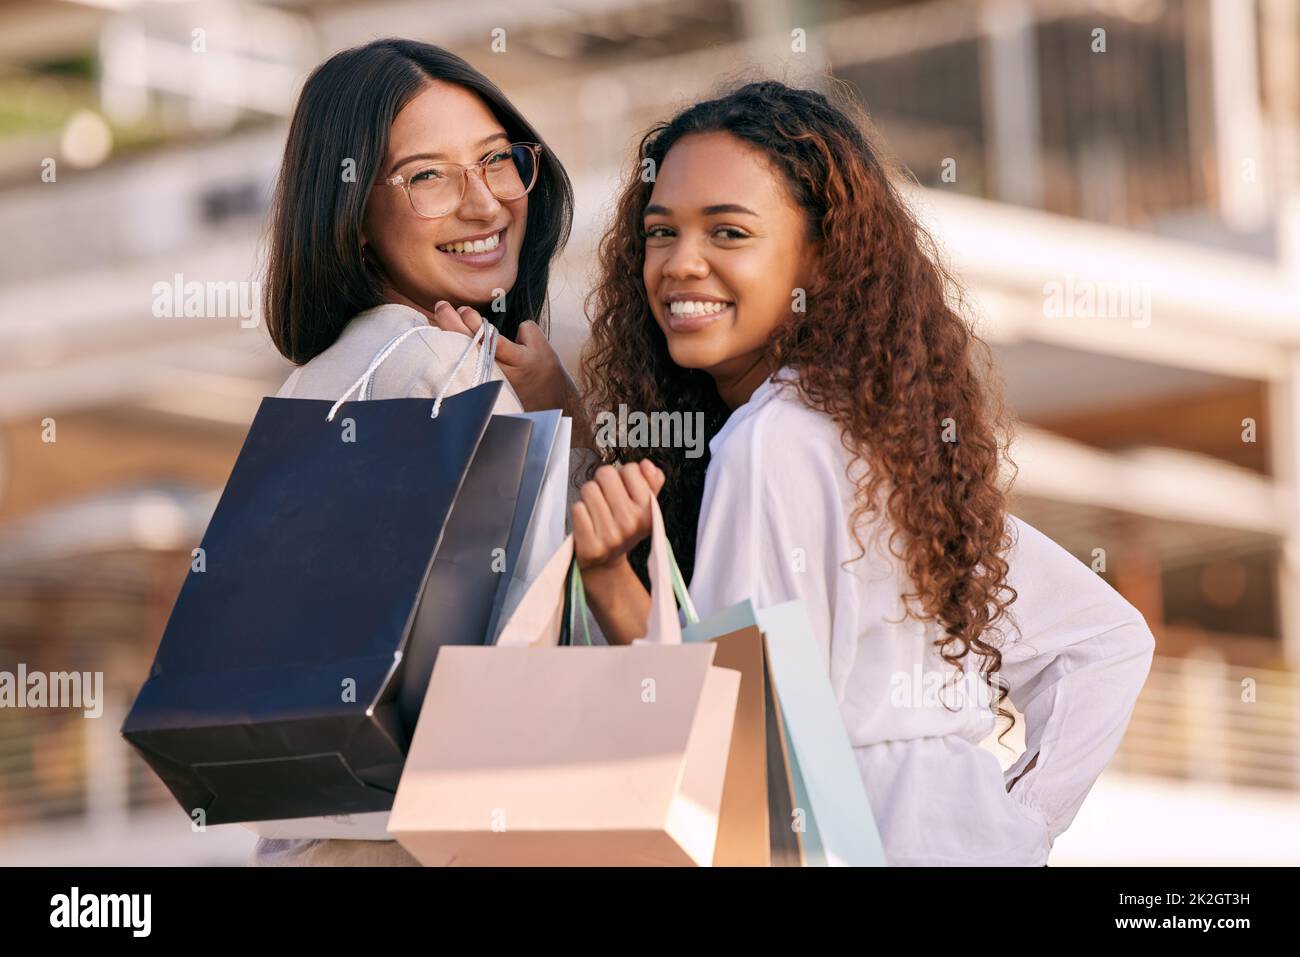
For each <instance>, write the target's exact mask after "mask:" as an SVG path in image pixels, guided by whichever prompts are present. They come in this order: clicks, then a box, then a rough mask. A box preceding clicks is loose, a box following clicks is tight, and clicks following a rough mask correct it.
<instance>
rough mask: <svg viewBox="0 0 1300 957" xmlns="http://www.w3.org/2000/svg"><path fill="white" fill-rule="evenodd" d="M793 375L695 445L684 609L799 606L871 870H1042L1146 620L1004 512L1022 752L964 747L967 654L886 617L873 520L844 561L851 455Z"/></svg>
mask: <svg viewBox="0 0 1300 957" xmlns="http://www.w3.org/2000/svg"><path fill="white" fill-rule="evenodd" d="M793 375H794V373H793V371H792V370H789V369H784V370H782V371H781V372H780V373H778V374H777V375H776V376H774V377H773V378H771V379H768V380H767V382H765V383H764V384H763V385H761V386H760V387H759V388H758V389H757V390H756V391H755V392H754V394H753V395H752V396H751V398H750V400H749V402H748V403H746V404H745V405H743V406H741V407H740V408H738V409H736V410H735V412H733V413H732V415H731V417H730V418H729V419H728V420H727V423H726V424H725V425H724V426H723V428H722V429H721V430H720V431H719V432H718V434H717V435H716V436H714V438H713V440H712V442H711V443H710V445H709V449H710V452H711V453H712V458H711V460H710V464H709V469H708V474H707V478H706V481H705V487H704V499H703V503H702V506H701V510H700V520H699V534H698V541H697V545H696V555H695V571H694V575H693V578H692V581H691V585H690V592H691V596H692V598H693V599H694V601H695V603H696V606H697V608H698V611H699V613H700V615H701V616H702V617H703V616H707V615H709V614H712V613H714V612H717V611H720V610H722V609H723V608H726V607H728V606H730V605H733V604H735V603H737V602H739V601H742V600H744V599H751V600H752V601H753V602H754V604H755V605H757V606H759V607H766V606H769V605H775V604H779V603H781V602H785V601H790V600H793V599H802V600H803V602H804V604H805V605H806V606H807V609H808V614H809V617H810V619H811V621H812V624H813V628H814V632H815V638H816V640H817V643H818V645H819V647H820V648H821V650H822V653H823V654H824V655H825V658H826V665H827V667H828V669H829V674H830V680H831V686H832V688H833V690H834V693H835V696H836V699H837V701H838V702H839V706H840V712H841V714H842V715H843V718H844V724H845V727H846V728H847V730H848V734H849V741H850V743H851V744H852V746H853V748H854V755H855V757H856V759H857V763H858V767H859V769H860V771H861V773H862V780H863V784H864V785H865V787H866V792H867V795H868V797H869V798H870V800H871V806H872V809H873V811H874V812H875V817H876V823H877V826H878V827H879V829H880V836H881V839H882V841H883V843H884V848H885V856H886V860H887V862H888V863H889V864H891V865H895V866H897V865H1035V866H1037V865H1042V864H1045V863H1046V862H1047V856H1048V852H1049V850H1050V849H1051V846H1052V842H1053V841H1054V840H1055V839H1056V837H1057V835H1059V834H1061V833H1062V832H1063V831H1064V830H1065V829H1066V828H1067V827H1069V825H1070V822H1071V821H1072V820H1073V819H1074V816H1075V814H1076V813H1078V810H1079V807H1080V805H1082V803H1083V800H1084V798H1085V797H1086V796H1087V794H1088V791H1089V789H1090V788H1091V787H1092V784H1093V782H1094V781H1095V780H1096V779H1097V776H1098V775H1099V774H1100V773H1101V771H1102V769H1103V768H1104V767H1105V766H1106V763H1107V761H1109V760H1110V758H1111V755H1113V754H1114V752H1115V750H1116V748H1117V747H1118V746H1119V743H1120V739H1121V738H1122V737H1123V735H1124V729H1125V727H1126V726H1127V725H1128V720H1129V717H1130V715H1131V713H1132V710H1133V706H1134V703H1135V701H1136V699H1137V696H1138V692H1139V691H1140V690H1141V688H1142V684H1143V682H1144V681H1145V680H1146V675H1147V671H1148V669H1149V667H1150V664H1151V656H1152V653H1153V649H1154V647H1155V639H1154V638H1153V636H1152V634H1151V631H1150V629H1148V627H1147V625H1146V622H1145V621H1144V620H1143V618H1142V616H1141V614H1139V612H1138V611H1137V610H1136V609H1135V608H1134V607H1133V606H1132V605H1130V604H1129V603H1128V602H1127V601H1126V600H1125V599H1124V598H1123V597H1121V596H1120V595H1119V594H1118V593H1117V592H1115V591H1114V590H1113V589H1112V588H1111V587H1110V586H1109V585H1108V584H1106V582H1104V581H1103V580H1102V579H1101V578H1099V577H1098V576H1097V575H1096V574H1095V573H1094V572H1092V571H1091V570H1090V569H1089V567H1088V566H1087V565H1085V564H1083V563H1082V562H1080V561H1079V560H1078V559H1076V558H1074V557H1073V556H1072V555H1070V553H1068V552H1067V551H1065V550H1064V549H1063V548H1061V547H1060V546H1059V545H1057V544H1056V543H1055V542H1053V541H1052V540H1051V539H1049V538H1047V537H1046V536H1045V535H1043V534H1042V533H1041V532H1039V531H1038V530H1037V529H1035V528H1033V527H1032V526H1030V525H1028V524H1026V523H1025V522H1022V521H1020V520H1019V519H1017V518H1015V517H1014V516H1008V520H1009V522H1010V523H1011V525H1012V527H1013V529H1014V531H1013V538H1015V539H1016V544H1015V545H1014V546H1013V547H1012V549H1011V551H1010V553H1009V556H1008V561H1009V563H1010V571H1009V576H1008V583H1009V584H1010V585H1011V586H1012V587H1013V588H1015V589H1016V590H1017V592H1018V593H1019V597H1018V599H1017V600H1016V602H1015V603H1014V604H1013V605H1012V606H1011V611H1012V616H1013V621H1014V624H1015V625H1016V626H1018V631H1019V637H1018V638H1017V634H1016V629H1015V628H1013V629H1011V630H1010V634H1009V636H1008V639H1007V642H1006V644H1005V645H1004V646H1003V663H1002V670H1001V675H1002V678H1003V679H1004V680H1005V681H1007V682H1008V683H1009V684H1010V699H1011V701H1012V702H1013V703H1014V704H1015V706H1016V708H1017V709H1019V711H1020V712H1021V714H1023V715H1024V724H1025V740H1026V748H1025V751H1024V753H1023V754H1022V755H1021V756H1020V758H1019V759H1018V760H1017V761H1016V762H1015V763H1014V764H1013V765H1012V766H1011V767H1010V768H1008V769H1007V771H1006V772H1005V773H1003V771H1002V770H1001V768H1000V765H999V762H998V760H997V758H996V757H995V755H994V754H993V753H992V752H990V751H988V750H986V749H984V748H982V747H980V742H981V741H983V740H984V739H985V738H987V737H988V736H989V734H990V733H991V732H993V731H994V730H995V712H994V710H993V709H992V708H991V706H990V703H991V699H992V696H991V693H990V692H989V690H988V688H987V686H985V685H984V683H983V682H982V681H978V680H972V679H973V678H976V679H977V677H978V675H977V672H978V663H979V662H978V661H977V660H976V659H975V658H974V657H973V656H972V657H970V658H968V659H967V661H966V664H967V670H968V671H970V672H972V673H973V674H972V677H969V678H965V679H962V680H958V677H959V676H956V675H955V673H954V672H953V671H951V670H950V668H949V666H947V665H946V664H945V663H944V662H943V660H942V659H941V658H939V656H938V654H937V652H936V651H935V648H934V641H935V640H936V639H937V638H938V637H940V635H941V634H942V632H941V631H940V629H939V628H938V626H937V625H936V624H935V623H934V622H927V623H920V622H917V621H916V620H915V619H913V618H907V619H905V620H903V621H901V622H900V621H899V619H900V618H902V608H903V605H902V602H901V598H900V596H901V595H902V594H903V593H904V592H905V591H907V590H909V586H908V585H907V582H908V581H909V579H908V578H907V575H906V571H905V570H904V568H903V566H902V563H901V562H900V561H899V560H898V559H897V558H895V557H893V556H891V555H889V554H888V551H887V547H886V545H885V540H886V539H887V534H884V533H887V531H888V527H889V526H887V524H886V521H885V520H884V519H883V518H882V517H881V516H880V514H879V513H874V512H873V513H871V514H870V515H869V517H868V518H866V519H864V520H863V522H864V523H863V525H862V527H861V532H862V538H863V544H864V546H866V548H867V554H866V557H864V558H862V559H859V560H857V561H850V560H851V559H853V558H854V557H855V556H856V555H857V554H858V548H857V545H856V542H855V540H854V539H853V537H852V535H851V533H850V529H849V518H850V515H851V514H852V510H853V507H854V501H855V495H856V487H855V486H854V485H853V484H851V482H850V481H849V478H848V477H847V476H846V467H847V466H849V465H850V463H853V466H854V468H855V472H854V474H855V475H858V474H860V471H857V470H860V469H861V468H863V467H864V466H863V465H862V463H861V462H860V461H856V462H855V461H854V459H853V458H852V457H851V456H850V454H849V453H848V452H847V451H846V450H845V449H844V448H843V446H842V445H841V443H840V428H839V426H838V425H836V424H835V423H834V422H833V421H832V419H831V418H830V417H829V416H827V415H825V414H823V413H821V412H818V411H815V410H813V409H811V408H809V407H808V406H806V405H804V404H803V403H802V402H801V401H800V400H799V398H798V397H797V394H796V392H795V389H794V386H793V385H781V384H780V382H781V380H783V379H785V378H789V377H792V376H793ZM846 561H847V562H849V564H848V565H847V566H842V565H841V563H842V562H846ZM945 676H947V678H946V679H945ZM945 680H946V681H947V685H948V687H947V689H946V690H942V685H943V683H944V681H945ZM945 704H947V705H948V708H945ZM949 709H951V710H949ZM1005 726H1006V722H1005V721H1000V722H997V730H998V731H999V733H1000V732H1001V731H1002V729H1003V728H1005ZM1008 737H1010V736H1008ZM1034 755H1037V756H1038V761H1037V764H1036V765H1035V766H1034V768H1033V769H1032V770H1030V771H1029V772H1028V773H1027V774H1025V776H1024V777H1023V778H1021V779H1020V781H1019V783H1017V784H1016V785H1015V788H1014V789H1013V790H1012V791H1011V792H1010V793H1008V792H1007V789H1006V786H1007V784H1009V783H1010V782H1011V781H1013V780H1015V778H1016V777H1017V776H1018V775H1019V774H1020V773H1021V771H1022V770H1023V769H1024V768H1025V767H1026V766H1027V765H1028V764H1029V763H1030V761H1031V760H1032V758H1033V757H1034Z"/></svg>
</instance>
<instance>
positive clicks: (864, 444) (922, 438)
mask: <svg viewBox="0 0 1300 957" xmlns="http://www.w3.org/2000/svg"><path fill="white" fill-rule="evenodd" d="M836 94H837V95H836V100H837V102H832V100H831V99H829V98H828V97H827V96H825V95H823V94H821V93H819V92H816V91H813V90H805V89H793V88H791V87H788V86H786V85H784V84H782V83H779V82H774V81H765V82H758V83H749V84H746V85H744V86H742V87H740V88H739V89H736V90H734V91H733V92H730V93H728V94H726V95H724V96H721V97H719V98H717V99H712V100H708V101H705V102H702V103H698V104H696V105H694V106H691V107H690V108H688V109H686V110H684V111H683V112H681V113H679V114H678V115H677V116H676V117H674V118H673V119H672V120H670V121H668V122H666V123H661V124H659V125H657V126H655V127H653V128H652V129H651V130H650V131H649V132H647V133H646V135H645V136H644V137H643V138H642V140H641V144H640V148H639V150H638V153H637V156H636V157H635V166H634V168H633V170H632V171H631V173H630V174H629V176H628V179H627V182H626V185H625V186H624V187H623V188H622V190H621V193H620V195H619V197H618V201H617V206H616V207H615V211H614V219H613V222H612V224H611V225H610V228H609V230H608V232H607V233H606V235H605V236H604V238H603V240H602V242H601V244H600V250H599V278H598V281H597V284H596V285H595V287H594V289H593V291H592V293H591V295H590V296H589V298H588V312H589V314H590V316H591V340H590V343H589V345H588V347H587V349H586V351H585V353H584V356H583V361H582V373H583V378H584V380H585V381H586V383H587V384H588V389H587V393H586V398H587V402H588V407H589V409H591V410H593V411H594V410H617V408H618V405H619V403H626V404H627V407H628V408H629V409H638V410H644V411H646V412H657V411H667V412H682V413H691V412H698V411H703V412H704V418H705V423H706V429H705V431H706V439H707V438H708V437H711V436H712V435H714V434H715V433H716V431H717V430H718V428H720V427H721V425H722V424H723V423H724V422H725V421H726V418H727V415H728V410H727V408H726V406H725V405H724V404H723V402H722V400H721V399H720V398H719V396H718V392H717V389H716V387H715V386H714V383H713V379H712V378H711V377H710V376H709V375H708V374H707V373H706V372H703V371H700V370H693V369H685V368H681V367H680V366H678V365H676V364H675V363H674V362H673V361H672V359H671V357H670V356H669V353H668V345H667V341H666V339H665V337H664V335H663V332H662V331H661V330H660V328H659V326H658V325H657V324H656V323H655V320H654V317H653V315H652V313H651V311H650V305H649V300H648V298H647V295H646V290H645V286H644V284H643V282H642V264H643V257H644V252H645V239H644V235H643V227H642V214H643V211H644V209H645V207H646V205H647V203H648V202H649V198H650V194H651V191H652V189H653V182H652V181H647V180H651V179H652V177H646V176H643V175H642V173H643V171H644V170H647V169H649V170H657V169H659V168H661V167H662V165H663V161H664V158H665V156H666V155H667V154H668V151H669V150H670V149H671V148H672V146H673V144H674V143H676V142H677V141H678V140H680V139H681V138H682V137H684V136H688V135H691V134H700V133H716V132H723V133H728V134H730V135H732V136H735V137H737V138H739V139H740V140H742V141H743V142H745V143H747V144H751V145H753V146H756V147H758V148H759V149H760V150H762V151H763V152H764V153H765V154H766V155H767V156H768V157H769V159H770V160H771V162H772V163H773V165H774V167H775V168H776V169H777V170H779V171H780V172H781V173H782V174H783V176H784V178H785V180H786V184H787V186H788V188H789V190H790V193H791V195H792V196H793V197H794V199H795V200H796V202H797V203H798V205H799V206H801V207H802V208H803V210H804V211H805V212H806V214H807V217H808V222H809V227H810V238H811V239H812V240H814V241H820V243H821V256H820V268H819V270H818V275H817V278H816V280H815V281H814V283H813V284H812V285H811V287H810V288H809V289H807V290H806V294H807V295H806V310H805V311H803V312H794V311H792V312H791V315H790V316H789V318H788V319H787V320H784V321H783V322H782V324H781V325H780V326H778V328H777V330H776V331H775V333H774V334H773V336H772V338H771V339H770V340H769V348H770V356H769V361H770V364H771V367H772V368H779V367H782V366H790V367H793V368H794V369H795V370H796V371H797V372H798V386H797V388H798V390H799V397H800V399H801V401H803V402H805V403H806V404H807V405H808V406H810V407H811V408H813V409H817V410H820V411H821V412H823V413H825V414H826V415H828V416H830V417H831V418H832V419H833V420H834V421H835V422H836V423H837V424H838V425H839V426H841V429H842V431H841V441H842V442H843V444H844V447H845V449H846V450H848V451H849V452H850V453H851V455H852V456H853V461H858V460H861V461H863V462H865V463H866V464H867V465H868V466H869V467H868V468H865V469H861V468H859V469H851V474H850V478H851V480H853V481H855V483H856V484H857V486H858V489H859V494H858V504H857V507H856V508H855V510H854V513H853V516H852V522H853V526H854V527H853V529H852V533H853V535H854V538H855V541H856V542H857V544H858V547H859V554H858V556H857V557H858V558H861V557H862V555H863V554H864V553H865V549H864V547H863V544H862V538H861V535H860V527H859V526H860V525H861V524H862V521H863V519H864V517H865V516H866V515H867V513H869V512H873V511H877V510H878V508H879V507H880V506H879V498H878V496H879V493H880V491H881V489H882V488H884V487H886V486H888V496H887V504H886V506H885V507H886V508H887V512H888V518H889V520H890V527H891V529H892V530H891V532H890V534H889V537H888V544H889V548H890V551H891V552H892V553H893V554H894V555H895V556H896V557H897V558H898V559H899V560H901V561H902V563H903V564H904V566H905V568H906V571H907V573H908V575H909V576H910V579H911V584H912V585H913V586H914V590H913V591H911V592H908V593H906V594H905V595H903V596H901V597H902V599H903V601H904V607H905V608H906V614H907V615H911V616H913V617H915V618H917V619H919V620H928V621H937V622H938V623H939V624H940V626H941V628H942V631H943V637H942V638H941V639H939V640H937V641H936V645H937V647H938V649H939V653H940V655H941V657H942V658H943V659H944V660H945V661H946V662H948V663H949V665H951V666H954V667H956V668H958V669H960V670H964V665H963V664H962V662H963V660H964V659H965V658H966V656H967V655H968V654H969V653H970V652H971V651H974V652H976V653H977V654H979V655H980V656H982V659H983V662H984V664H983V667H982V668H981V669H980V670H981V674H982V675H983V677H984V679H985V681H986V682H988V683H989V684H990V685H996V687H995V688H994V691H995V698H994V702H995V704H996V705H997V706H998V713H999V714H1000V715H1002V716H1003V717H1006V718H1009V719H1011V721H1012V723H1014V718H1013V717H1012V715H1011V714H1010V712H1009V711H1007V710H1006V709H1005V708H1003V707H1001V704H1002V701H1003V700H1004V699H1005V697H1006V693H1007V689H1006V686H1005V684H1004V682H1002V681H1001V680H1000V679H995V675H996V673H997V672H998V671H999V670H1000V669H1001V665H1002V655H1001V652H1000V651H999V648H1000V647H1001V645H1002V640H1001V635H1000V628H999V627H998V626H999V623H1000V622H1001V621H1003V619H1004V618H1005V619H1006V620H1011V619H1010V616H1009V614H1008V611H1009V607H1010V605H1011V604H1012V603H1013V602H1014V601H1015V600H1016V592H1015V590H1014V589H1013V588H1011V587H1010V585H1009V584H1008V583H1007V580H1006V578H1007V570H1008V563H1007V560H1006V558H1005V557H1004V556H1005V552H1006V550H1007V548H1008V547H1009V546H1010V545H1011V529H1010V527H1009V523H1008V522H1007V521H1006V511H1007V501H1006V492H1005V491H1004V489H1003V488H1002V487H1001V486H1000V484H999V463H1000V461H1001V459H1002V458H1003V457H1004V456H1005V454H1006V447H1007V441H1008V439H1009V428H1008V425H1007V421H1006V413H1005V406H1004V403H1003V400H1002V395H1001V387H1000V383H998V381H997V379H996V376H994V374H993V369H992V361H991V356H990V353H989V350H988V347H987V345H986V344H985V343H984V342H983V341H982V340H980V339H979V337H978V336H977V335H976V334H975V333H974V331H973V329H972V328H971V326H970V325H969V324H968V322H967V321H966V320H965V319H964V318H963V317H962V315H961V312H962V311H963V304H962V302H963V301H962V296H961V291H960V288H959V287H958V285H957V284H956V283H955V282H954V281H953V279H952V277H951V275H950V274H949V273H948V271H947V270H946V269H945V268H944V267H943V266H942V265H941V264H940V261H939V257H938V255H937V253H936V249H935V246H934V242H933V240H932V239H931V237H930V236H929V234H928V233H927V232H926V231H925V230H924V228H923V227H922V226H921V225H920V224H919V223H918V222H917V221H916V219H915V217H914V216H913V214H912V213H911V211H910V210H909V208H908V206H907V204H906V203H905V202H904V200H903V198H902V196H901V195H900V193H899V191H898V189H897V187H896V185H895V179H896V177H897V176H898V171H897V170H896V169H895V168H894V166H893V165H892V164H890V163H888V162H887V161H886V160H885V159H884V156H883V151H882V150H881V149H880V148H879V146H878V145H877V143H878V137H877V135H876V134H875V132H874V130H873V128H872V126H871V125H870V122H869V121H868V119H867V118H866V116H865V114H864V113H863V111H862V109H861V107H858V106H857V105H856V104H855V103H854V101H853V100H852V98H851V97H850V96H849V95H847V94H846V93H844V92H843V91H840V90H837V91H836ZM647 161H649V162H647ZM601 457H602V459H603V460H604V461H606V462H618V461H624V460H628V461H630V460H633V459H636V458H642V457H646V458H650V459H651V460H653V461H654V462H655V463H656V464H657V465H658V466H659V467H660V468H662V469H663V471H664V473H665V475H666V482H665V484H664V488H663V491H662V492H661V493H660V502H661V505H662V507H663V512H664V516H665V525H666V527H667V531H668V535H669V540H670V542H671V544H672V545H673V549H674V551H675V552H676V554H677V555H678V557H679V559H680V560H681V564H682V569H683V573H684V574H685V575H686V576H688V580H689V575H690V574H691V571H692V569H693V563H694V552H695V533H696V524H697V522H698V520H699V510H700V500H701V497H702V494H703V487H704V475H705V471H706V469H707V467H708V461H709V457H708V455H707V453H706V454H704V455H703V456H701V457H698V458H693V459H692V458H687V457H686V456H685V454H684V450H683V449H680V448H644V449H643V448H636V449H626V448H619V447H610V448H606V449H603V450H602V453H601ZM593 469H594V466H593ZM647 548H648V545H647V544H646V543H642V545H641V546H640V548H639V549H638V550H637V551H635V552H634V553H633V562H634V565H635V566H636V567H637V569H638V573H639V574H642V575H644V560H645V554H646V549H647ZM643 580H644V579H643ZM1007 730H1010V725H1009V726H1008V728H1007ZM1005 733H1006V731H1004V732H1003V734H1005Z"/></svg>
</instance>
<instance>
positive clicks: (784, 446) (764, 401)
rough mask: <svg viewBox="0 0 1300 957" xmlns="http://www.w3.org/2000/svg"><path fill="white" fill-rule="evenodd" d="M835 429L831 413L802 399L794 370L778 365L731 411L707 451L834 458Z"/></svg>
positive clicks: (838, 446)
mask: <svg viewBox="0 0 1300 957" xmlns="http://www.w3.org/2000/svg"><path fill="white" fill-rule="evenodd" d="M841 431H842V430H841V429H840V427H839V425H838V424H837V423H836V422H835V420H834V419H832V418H831V417H830V416H829V415H828V414H826V413H825V412H823V411H822V410H820V409H816V408H813V407H812V406H810V405H809V404H808V403H807V402H806V401H805V400H804V398H803V395H802V393H801V392H800V391H799V386H798V377H797V375H796V374H795V373H793V372H791V371H789V370H782V372H780V373H777V374H776V375H774V376H773V377H772V378H770V379H768V380H767V381H766V382H764V383H763V384H762V385H761V386H759V388H758V389H756V390H755V392H754V394H753V395H752V396H751V397H750V400H749V402H747V403H746V404H745V405H743V406H741V407H740V408H738V409H736V411H735V412H733V413H732V417H731V419H729V420H728V421H727V423H726V424H725V425H724V426H723V429H722V430H721V431H720V432H719V433H718V437H716V438H715V444H714V445H713V446H711V448H710V451H711V453H712V455H713V456H714V457H715V458H717V457H733V456H745V457H749V458H759V459H770V460H773V461H779V460H787V459H792V458H793V459H800V458H802V459H804V460H807V459H809V458H813V459H821V458H825V457H832V458H834V459H836V460H840V459H842V458H843V455H842V453H843V452H844V449H843V445H842V443H841V442H840V434H841ZM718 439H721V441H718Z"/></svg>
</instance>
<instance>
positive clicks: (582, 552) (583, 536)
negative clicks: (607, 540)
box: [569, 502, 604, 562]
mask: <svg viewBox="0 0 1300 957" xmlns="http://www.w3.org/2000/svg"><path fill="white" fill-rule="evenodd" d="M569 515H570V517H571V518H572V520H573V551H574V554H575V555H577V557H578V560H579V561H580V562H589V561H592V560H596V559H600V558H603V557H604V543H603V542H601V540H600V537H599V536H598V535H597V534H596V525H595V522H593V521H592V518H591V512H590V511H589V510H588V509H587V503H586V502H574V503H573V505H572V507H571V508H570V509H569Z"/></svg>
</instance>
